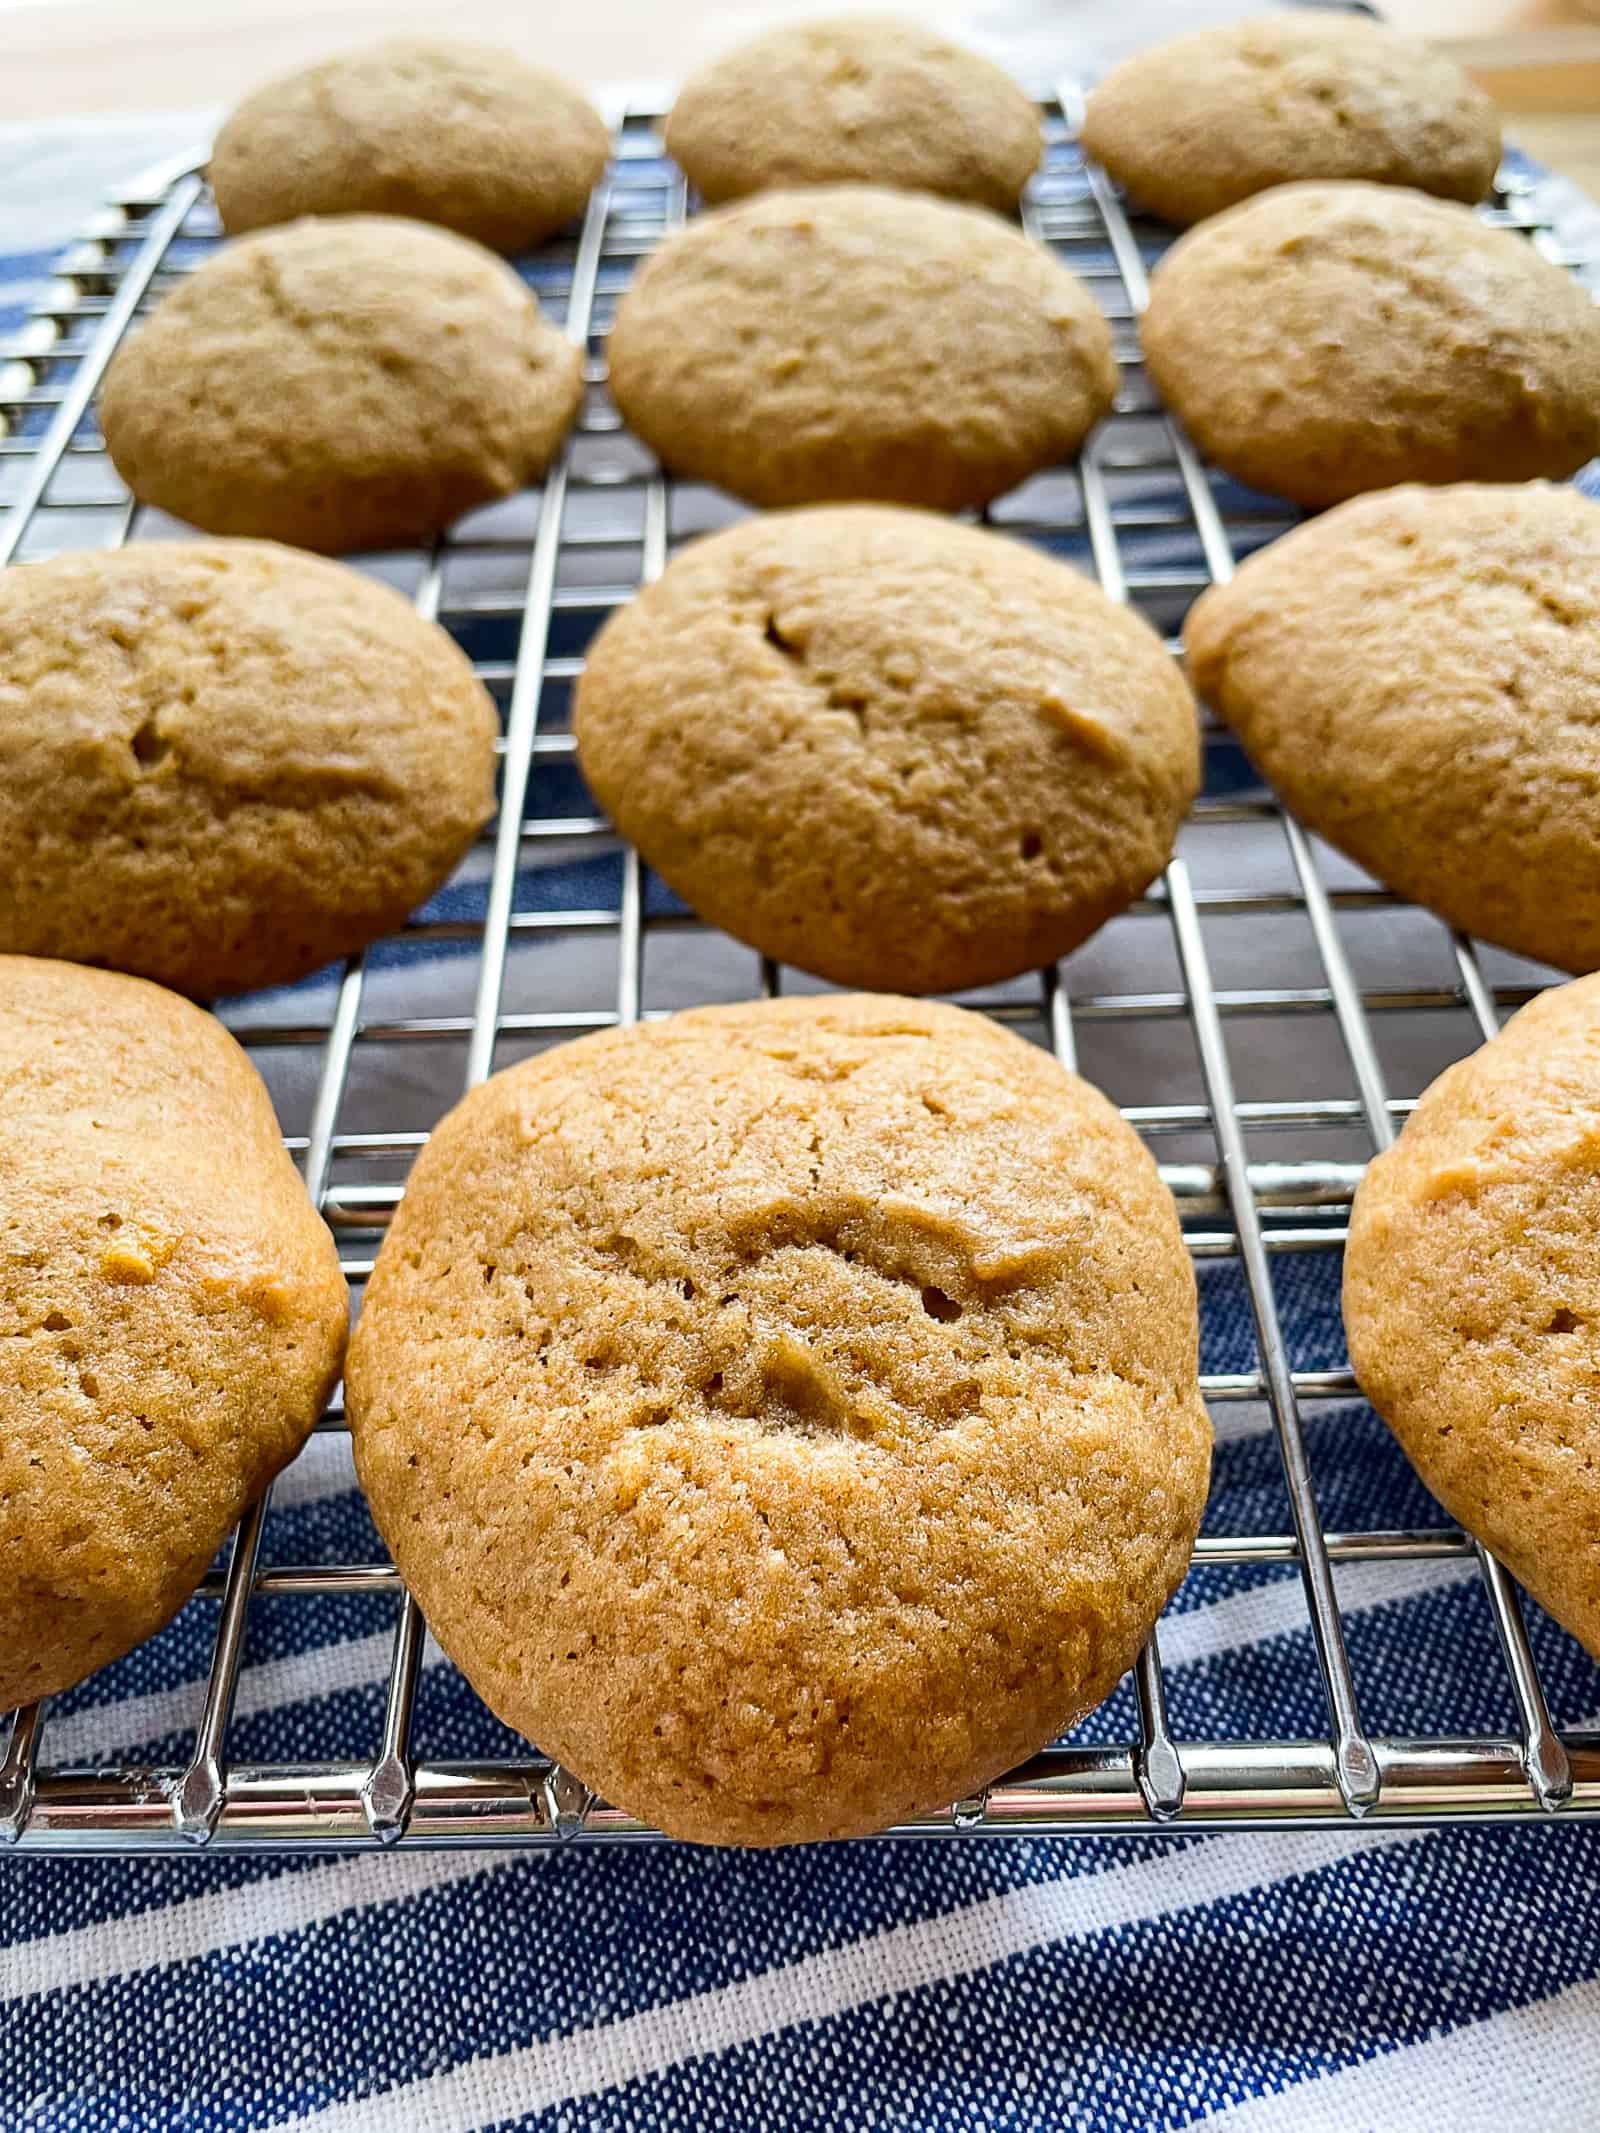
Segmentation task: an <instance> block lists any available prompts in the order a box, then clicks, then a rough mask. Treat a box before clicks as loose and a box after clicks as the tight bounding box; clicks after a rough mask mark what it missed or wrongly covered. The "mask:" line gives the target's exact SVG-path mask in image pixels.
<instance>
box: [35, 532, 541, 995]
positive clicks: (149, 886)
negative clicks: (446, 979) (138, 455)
mask: <svg viewBox="0 0 1600 2133" xmlns="http://www.w3.org/2000/svg"><path fill="white" fill-rule="evenodd" d="M498 730H499V722H498V720H497V718H496V716H495V709H494V704H493V702H492V701H491V699H490V697H489V695H488V692H487V691H486V690H485V689H484V687H483V686H482V684H481V683H480V682H479V681H478V680H477V678H476V677H475V675H474V674H473V672H472V668H471V666H470V664H469V663H468V661H467V660H466V658H465V657H464V656H463V655H462V653H461V652H460V651H458V650H457V648H456V646H455V645H454V644H453V643H452V642H451V640H450V638H449V637H448V636H446V634H445V633H444V631H443V630H441V629H439V628H437V627H436V626H435V625H434V624H433V623H431V622H424V621H423V620H422V619H421V617H420V616H419V615H417V614H416V613H415V612H414V611H413V610H412V608H411V607H410V606H409V604H408V603H407V602H406V601H405V600H403V599H402V598H401V597H400V595H399V594H398V593H396V592H393V591H391V590H390V588H389V587H388V586H385V585H379V584H376V583H374V582H373V581H372V580H371V579H368V578H363V577H360V576H358V575H357V574H356V572H354V571H352V570H346V569H343V568H342V567H341V566H340V565H338V564H336V563H328V562H324V561H322V560H321V559H320V558H318V557H315V556H308V555H302V554H298V553H296V552H295V551H294V550H293V549H287V548H274V547H270V546H267V545H265V544H263V543H258V542H254V541H196V542H193V543H178V542H151V543H149V544H148V545H144V546H136V547H133V548H124V549H118V550H114V551H111V552H109V553H104V554H88V555H69V556H61V557H58V558H56V559H55V560H53V561H51V562H47V563H28V564H24V565H22V566H21V567H20V568H17V569H13V570H7V571H5V572H0V949H3V950H11V951H17V952H20V953H23V954H27V955H54V956H64V957H67V958H69V959H70V960H72V961H74V962H86V963H104V964H109V965H111V966H113V967H115V968H118V969H123V970H131V971H136V972H138V973H139V974H140V975H142V976H145V977H150V978H155V979H157V980H159V981H160V982H161V983H162V984H164V985H170V986H173V987H174V988H175V989H177V990H178V991H180V992H186V993H191V994H194V995H196V996H197V997H200V998H203V999H209V998H210V997H212V996H213V995H214V994H217V993H225V992H242V991H246V990H249V989H250V988H252V987H255V986H259V985H273V984H282V983H286V982H287V981H289V980H291V979H294V978H298V977H303V976H304V975H305V974H306V972H308V971H311V970H315V969H317V968H319V967H320V966H321V965H322V964H324V963H327V962H330V961H331V960H332V959H333V958H334V957H336V956H340V955H346V954H350V953H353V952H354V950H356V949H357V948H360V947H363V946H365V944H366V943H367V942H368V941H370V940H373V939H375V938H377V937H378V936H379V935H380V934H383V933H388V932H392V931H393V930H394V929H395V928H396V927H398V926H399V925H400V923H401V922H402V921H403V920H404V918H405V917H406V915H407V914H408V913H409V912H410V911H412V910H413V909H414V908H415V907H416V906H417V905H418V904H420V903H422V902H423V901H425V899H426V898H427V897H428V896H429V895H430V894H431V893H432V892H433V890H434V889H436V888H437V887H438V886H439V884H440V883H441V882H442V881H443V880H444V879H445V878H446V877H447V876H448V875H449V873H450V872H451V870H452V868H453V867H454V866H455V864H456V862H457V860H459V859H460V857H461V855H462V853H463V852H464V851H465V850H466V848H467V846H468V845H469V844H470V843H471V842H472V839H473V837H474V836H475V835H476V833H477V831H478V829H479V828H480V827H481V825H482V824H483V822H484V821H485V820H486V819H487V817H488V816H489V814H490V813H491V812H492V810H493V806H494V772H495V765H494V742H495V736H496V733H497V732H498Z"/></svg>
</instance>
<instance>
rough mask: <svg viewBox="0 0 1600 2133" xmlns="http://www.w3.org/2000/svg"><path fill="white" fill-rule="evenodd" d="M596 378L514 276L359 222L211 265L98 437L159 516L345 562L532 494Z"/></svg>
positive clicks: (145, 341)
mask: <svg viewBox="0 0 1600 2133" xmlns="http://www.w3.org/2000/svg"><path fill="white" fill-rule="evenodd" d="M582 371H583V364H582V357H581V356H580V354H579V352H578V350H577V349H576V348H575V347H574V346H573V345H572V343H571V342H570V341H568V340H567V339H566V338H565V336H564V335H562V334H560V333H558V332H557V331H556V330H555V328H554V327H553V326H550V325H547V324H546V323H545V321H544V320H543V319H542V318H541V317H540V316H539V307H538V305H537V304H536V303H535V302H534V299H533V297H532V296H531V295H530V294H529V292H528V291H527V289H525V288H524V287H523V285H522V283H521V282H520V281H519V280H518V279H517V277H516V275H515V274H513V273H512V271H511V269H510V268H509V267H508V266H506V265H505V263H504V261H502V260H499V259H496V258H495V257H494V256H493V254H492V253H489V252H486V251H484V250H483V249H482V247H481V246H479V245H475V244H470V243H469V242H468V241H467V239H466V238H464V237H452V236H450V235H449V234H448V233H447V232H446V231H444V230H431V229H427V228H425V227H424V226H423V225H422V224H421V223H417V222H401V221H398V220H393V219H390V218H388V217H385V216H381V215H350V216H343V217H336V218H333V219H330V220H327V221H308V222H292V223H289V224H287V225H286V226H285V227H283V228H282V229H271V230H261V231H258V232H257V233H256V234H255V235H254V236H252V237H241V238H240V239H239V240H238V241H237V242H236V243H234V244H229V245H225V246H224V247H223V248H222V250H221V251H220V252H218V253H216V254H215V255H214V256H213V257H212V258H210V259H208V260H207V261H206V263H205V264H204V266H202V267H201V268H200V269H199V270H198V271H197V272H196V273H195V274H194V275H193V276H192V277H191V278H190V279H189V280H188V281H186V282H183V283H181V284H180V285H179V286H178V287H177V288H176V289H174V290H173V291H172V293H171V294H170V295H168V296H166V297H164V298H163V300H162V301H161V303H160V304H158V305H157V307H156V309H155V310H154V311H153V312H152V313H151V315H150V317H149V318H148V319H147V320H146V321H145V323H144V324H143V325H142V326H141V327H140V328H139V329H138V330H137V331H136V332H135V333H133V334H132V335H130V337H129V338H128V339H127V340H126V341H125V342H124V343H123V344H122V346H121V347H120V348H119V349H118V350H117V353H116V354H115V355H114V356H113V357H112V359H111V364H110V367H109V369H108V370H107V372H106V380H105V384H104V387H103V388H102V390H101V395H100V426H101V428H102V430H103V431H104V433H105V440H106V449H107V450H108V451H109V452H110V454H111V457H112V460H113V462H114V463H115V465H116V469H117V472H118V473H119V474H120V475H121V476H122V478H123V480H124V481H125V482H126V483H127V484H128V487H129V488H130V489H131V490H132V491H133V493H134V495H135V496H136V497H137V498H138V500H139V501H140V502H141V503H144V504H156V505H158V506H159V507H160V508H161V510H163V511H169V512H171V513H172V515H173V516H174V517H175V518H181V519H187V520H188V521H189V522H190V523H191V524H192V525H195V526H199V527H201V528H202V529H203V530H204V531H205V532H207V533H240V534H256V535H259V536H261V537H262V538H263V539H267V540H275V541H289V542H292V543H293V544H294V545H295V546H296V547H299V548H316V549H321V550H322V551H323V552H324V553H326V554H329V555H342V554H345V553H347V552H348V551H349V550H350V549H353V548H384V547H407V546H410V545H412V544H413V543H415V542H419V541H426V540H430V539H431V538H432V537H433V535H434V534H436V533H439V532H441V531H442V530H443V529H444V528H445V527H446V526H448V525H449V524H450V522H451V520H452V519H455V518H459V517H460V515H461V513H462V512H463V511H466V510H470V509H471V507H472V506H473V505H475V504H482V503H488V502H490V501H491V500H492V499H493V498H495V497H500V496H508V495H510V493H511V492H512V490H514V489H517V488H520V487H521V485H522V484H523V483H524V482H525V481H529V480H531V479H532V478H533V477H534V476H535V475H536V474H538V473H539V472H540V471H541V470H542V469H543V467H544V466H545V464H546V462H547V461H548V460H549V458H550V457H551V455H552V454H553V453H554V451H555V449H556V447H557V446H558V445H559V444H560V442H561V440H562V438H563V437H564V436H565V435H566V433H567V430H568V429H569V427H570V426H571V423H572V418H573V416H574V415H575V414H576V413H577V409H578V401H579V399H580V397H581V395H582V391H583V376H582Z"/></svg>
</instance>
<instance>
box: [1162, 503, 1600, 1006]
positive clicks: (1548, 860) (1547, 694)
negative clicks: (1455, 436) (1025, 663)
mask: <svg viewBox="0 0 1600 2133" xmlns="http://www.w3.org/2000/svg"><path fill="white" fill-rule="evenodd" d="M1184 643H1185V648H1186V650H1187V653H1188V665H1189V675H1190V679H1191V680H1192V681H1193V682H1194V685H1195V687H1196V688H1197V689H1198V690H1199V691H1200V693H1201V695H1203V696H1205V697H1207V698H1208V699H1209V700H1210V702H1211V703H1212V704H1213V705H1215V707H1216V709H1217V710H1218V711H1219V712H1220V713H1221V714H1222V716H1223V717H1224V718H1225V719H1226V720H1227V721H1228V723H1229V725H1231V726H1232V727H1233V728H1234V729H1235V731H1236V732H1237V733H1238V735H1239V737H1240V739H1241V740H1242V741H1243V742H1244V744H1245V747H1246V748H1247V749H1248V750H1249V752H1250V754H1251V755H1252V756H1253V757H1254V759H1255V761H1256V762H1257V763H1258V764H1259V766H1260V767H1261V769H1262V770H1263V771H1264V772H1265V773H1266V775H1267V776H1268V778H1270V779H1271V781H1272V783H1273V784H1274V785H1275V786H1276V787H1277V789H1278V791H1279V792H1280V793H1281V794H1282V795H1283V797H1284V799H1285V800H1286V801H1287V802H1288V804H1289V806H1290V808H1291V809H1292V810H1293V811H1294V813H1295V814H1297V815H1298V816H1299V817H1300V819H1301V821H1302V822H1304V823H1305V824H1306V825H1307V826H1308V827H1309V828H1311V829H1314V830H1316V831H1318V832H1319V833H1320V834H1321V835H1322V836H1324V837H1326V838H1328V840H1329V841H1330V842H1331V843H1333V844H1336V845H1338V846H1339V847H1340V849H1341V850H1342V851H1345V852H1348V853H1349V854H1350V856H1351V857H1352V858H1353V859H1355V860H1357V861H1358V862H1359V863H1360V864H1361V865H1362V866H1364V867H1365V868H1367V870H1368V871H1369V872H1370V873H1373V874H1375V875H1377V877H1378V879H1379V880H1380V881H1384V882H1387V883H1388V884H1389V886H1390V887H1391V888H1395V889H1398V890H1399V891H1400V892H1401V894H1402V895H1405V896H1409V897H1412V898H1414V899H1415V900H1416V901H1417V902H1418V903H1422V904H1426V905H1428V906H1429V907H1430V909H1432V910H1435V911H1437V912H1439V913H1440V915H1441V916H1442V917H1444V918H1446V919H1448V920H1449V921H1450V923H1451V924H1452V925H1453V926H1459V927H1460V928H1462V929H1463V930H1464V931H1465V932H1468V933H1475V934H1477V935H1478V936H1479V937H1480V938H1481V939H1483V940H1487V941H1493V942H1495V943H1496V944H1497V945H1498V946H1500V947H1502V948H1513V949H1516V950H1517V951H1518V952H1519V953H1520V954H1522V955H1529V956H1534V957H1537V958H1538V959H1539V960H1540V961H1541V962H1546V963H1554V964H1556V965H1558V966H1559V967H1560V968H1562V969H1566V970H1592V969H1594V968H1596V967H1597V966H1600V812H1597V810H1596V806H1595V794H1596V792H1597V791H1600V724H1597V722H1596V716H1595V712H1596V706H1597V705H1600V504H1596V503H1594V502H1592V501H1591V500H1590V499H1589V498H1588V497H1586V496H1582V495H1580V494H1579V493H1578V491H1577V490H1575V489H1558V488H1549V487H1547V486H1546V485H1545V484H1544V483H1542V482H1530V483H1528V484H1526V485H1525V486H1491V487H1476V486H1471V485H1468V486H1463V487H1458V488H1445V489H1418V488H1406V489H1390V490H1385V491H1383V492H1382V493H1381V494H1379V495H1376V496H1363V497H1358V498H1356V499H1355V500H1354V501H1353V502H1351V503H1348V504H1342V505H1340V507H1339V508H1338V510H1336V511H1330V512H1329V513H1328V514H1327V516H1326V517H1325V518H1319V519H1316V520H1314V521H1313V522H1312V523H1311V524H1310V525H1308V526H1300V527H1297V528H1296V529H1295V530H1294V531H1293V532H1292V533H1290V534H1287V535H1286V536H1285V537H1284V538H1283V539H1282V540H1280V541H1274V542H1273V543H1272V545H1271V546H1270V547H1268V548H1265V549H1262V550H1260V551H1259V552H1258V553H1257V554H1256V555H1254V556H1252V557H1251V558H1250V560H1249V561H1248V562H1247V563H1245V564H1244V565H1243V567H1242V568H1241V569H1240V571H1239V574H1238V576H1237V577H1236V578H1235V579H1234V580H1233V582H1232V584H1230V585H1219V586H1216V587H1214V588H1213V589H1212V590H1211V591H1209V592H1207V593H1205V594H1203V595H1202V597H1201V598H1200V600H1199V601H1198V602H1197V603H1196V605H1195V607H1194V608H1193V610H1192V611H1191V613H1190V616H1189V620H1188V625H1187V627H1186V629H1185V632H1184Z"/></svg>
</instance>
